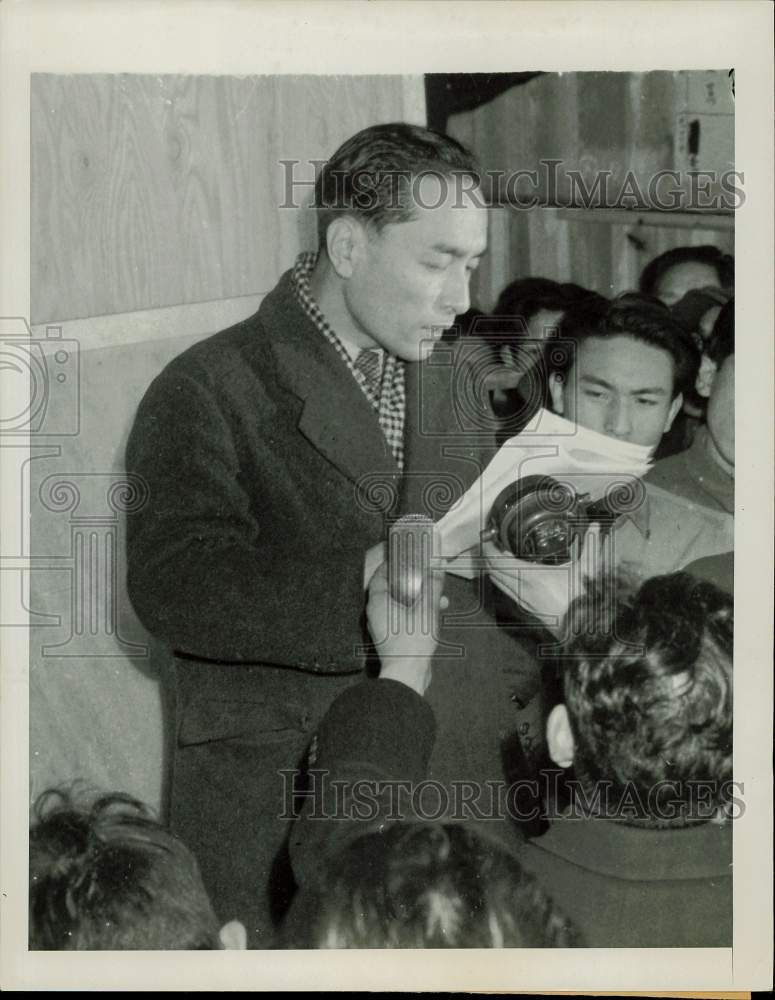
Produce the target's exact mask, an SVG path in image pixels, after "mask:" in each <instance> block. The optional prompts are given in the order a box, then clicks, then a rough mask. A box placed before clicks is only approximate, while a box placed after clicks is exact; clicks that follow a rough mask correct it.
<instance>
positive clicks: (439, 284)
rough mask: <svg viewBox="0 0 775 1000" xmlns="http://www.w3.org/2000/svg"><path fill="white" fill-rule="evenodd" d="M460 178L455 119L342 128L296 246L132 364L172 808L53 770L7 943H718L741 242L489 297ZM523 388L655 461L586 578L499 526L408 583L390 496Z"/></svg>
mask: <svg viewBox="0 0 775 1000" xmlns="http://www.w3.org/2000/svg"><path fill="white" fill-rule="evenodd" d="M479 181H480V169H479V166H478V164H477V163H476V161H475V159H474V158H473V156H472V155H471V154H470V153H469V152H468V151H467V150H466V149H465V148H463V147H462V146H461V145H460V144H458V143H457V142H455V141H454V140H452V139H450V138H449V137H447V136H443V135H440V134H438V133H434V132H432V131H430V130H427V129H423V128H419V127H416V126H410V125H405V124H393V125H381V126H375V127H372V128H368V129H365V130H364V131H362V132H359V133H358V134H357V135H355V136H353V137H352V138H351V139H349V140H348V141H347V142H346V143H345V144H344V145H343V146H342V147H341V148H340V149H339V150H337V151H336V152H335V153H334V155H333V156H332V158H331V159H330V160H329V161H328V163H327V164H326V165H325V166H324V167H323V169H322V170H321V171H320V173H319V177H318V180H317V184H316V189H315V208H316V212H317V217H318V235H319V245H318V248H317V251H316V252H314V253H307V254H302V255H301V256H300V257H299V258H298V259H297V261H296V263H295V265H294V266H293V267H292V268H291V270H289V271H287V272H286V273H285V274H284V276H283V277H282V278H281V280H280V282H279V284H278V285H277V287H276V288H275V289H274V290H273V291H272V292H271V293H270V294H269V295H267V296H266V298H265V299H264V301H263V302H262V304H261V307H260V309H259V311H258V312H257V313H256V314H255V315H254V316H252V317H250V318H248V319H246V320H245V321H243V322H242V323H239V324H237V325H236V326H234V327H232V328H230V329H228V330H226V331H223V332H221V333H219V334H216V335H215V336H213V337H210V338H208V339H206V340H204V341H202V342H200V343H198V344H197V345H195V346H194V347H193V348H191V349H189V350H188V351H186V352H185V353H184V354H182V355H181V356H179V357H178V358H176V359H175V360H174V361H173V362H172V363H171V364H170V365H168V366H167V368H166V369H165V370H164V371H163V372H162V374H161V375H160V376H159V377H158V378H157V379H156V380H155V381H154V382H153V384H152V385H151V386H150V387H149V389H148V391H147V393H146V394H145V397H144V399H143V401H142V403H141V405H140V407H139V410H138V413H137V416H136V419H135V424H134V428H133V430H132V433H131V435H130V439H129V443H128V446H127V456H126V460H127V469H128V471H130V472H132V473H134V474H135V475H138V476H141V477H142V478H143V480H144V481H145V483H146V484H147V486H148V493H149V501H148V503H147V504H146V505H145V506H144V507H143V508H142V509H140V510H138V511H136V512H133V513H131V514H130V515H129V519H128V543H127V557H128V586H129V593H130V596H131V600H132V603H133V606H134V608H135V610H136V612H137V614H138V616H139V617H140V619H141V620H142V622H143V623H144V625H145V626H146V627H147V628H148V630H149V631H150V632H151V633H152V634H153V635H155V636H156V637H157V638H158V639H160V640H161V641H162V642H164V643H165V644H166V645H167V646H168V647H169V648H170V649H171V650H172V651H173V652H174V658H175V670H174V675H175V682H174V686H175V690H174V703H175V718H174V727H175V732H174V741H173V742H174V754H173V756H174V759H173V760H172V761H171V766H172V774H171V780H170V802H169V810H168V812H169V815H168V816H165V822H164V823H162V822H161V821H159V820H158V819H156V818H154V817H153V816H152V815H151V814H150V812H149V810H148V809H147V808H146V807H145V806H143V805H142V804H141V803H138V802H136V801H134V800H133V799H132V798H131V797H129V796H127V795H124V794H121V793H116V792H111V793H109V794H103V795H101V796H99V797H98V798H97V799H96V800H92V799H89V798H88V797H84V795H79V794H76V792H74V791H73V792H71V791H68V790H59V791H55V790H54V791H51V792H49V793H46V795H45V796H43V798H42V799H41V800H40V801H39V802H38V803H37V804H36V806H35V811H34V817H33V822H32V826H31V831H30V911H29V912H30V947H31V948H37V949H106V948H135V949H137V948H167V949H169V948H198V949H207V948H211V949H214V948H222V947H235V948H238V947H250V948H275V947H279V948H360V947H371V948H374V947H431V948H438V947H571V946H587V947H613V946H629V947H670V946H673V947H702V946H705V947H723V946H730V945H731V934H732V876H731V861H732V830H731V821H732V820H733V819H734V817H735V816H736V815H739V813H740V811H741V809H742V804H741V802H740V799H739V797H738V795H737V794H736V786H735V784H734V782H733V780H732V778H733V776H732V630H733V604H732V592H733V541H734V298H733V294H734V289H733V281H734V274H733V260H732V258H731V257H729V256H727V255H725V254H723V253H721V252H720V251H719V250H717V249H716V248H715V247H709V246H703V247H678V248H676V249H673V250H670V251H668V252H667V253H665V254H662V255H661V256H659V257H657V258H656V259H655V260H653V261H651V263H650V264H649V265H648V266H647V267H646V268H645V269H644V271H643V274H642V277H641V281H640V288H639V289H638V290H637V291H635V290H626V289H622V290H617V289H610V290H608V293H607V294H605V295H603V294H600V293H599V292H595V291H591V290H587V289H584V288H581V287H580V286H578V285H575V284H569V283H561V282H557V281H554V280H551V279H550V278H548V277H531V278H520V279H518V280H516V281H514V282H512V283H511V284H510V285H509V286H508V287H507V288H505V289H504V290H503V292H502V294H501V295H500V298H499V300H498V302H497V304H496V306H495V308H494V310H493V312H492V313H491V314H486V313H484V312H483V311H481V310H479V309H473V308H472V307H471V302H470V298H469V283H470V279H471V274H472V272H473V271H474V270H475V269H476V267H477V265H478V263H479V260H480V259H481V257H482V255H483V254H484V253H485V251H486V250H487V209H486V204H485V200H484V199H483V198H482V196H481V190H480V188H479ZM483 360H484V362H485V364H484V366H482V361H483ZM482 370H484V371H485V373H486V377H485V378H484V379H482V378H475V379H473V380H468V381H466V376H467V374H468V373H469V371H470V372H481V371H482ZM463 384H465V385H469V386H470V385H476V386H478V387H479V389H480V391H481V393H482V399H481V400H480V403H481V406H482V408H483V411H485V412H486V413H487V414H488V415H489V417H488V421H487V422H486V424H485V425H484V426H483V425H482V423H481V421H480V420H479V421H474V422H473V423H472V422H471V421H470V420H469V419H468V418H469V416H470V408H467V407H463V406H461V400H460V398H459V391H460V386H461V385H463ZM468 403H470V400H469V401H467V406H468ZM548 411H551V412H552V413H553V414H554V415H556V416H558V417H561V418H562V419H563V420H565V421H567V422H568V425H569V426H570V427H573V426H575V427H577V428H584V429H587V430H589V431H593V432H597V434H598V435H600V440H606V439H607V440H611V441H617V442H624V443H629V444H632V445H637V446H641V447H643V448H645V449H648V452H649V454H650V455H651V456H652V457H653V459H654V461H653V463H652V464H651V465H650V467H649V469H648V472H647V473H646V475H645V476H644V478H643V491H642V492H643V496H642V502H641V503H640V504H639V505H638V507H637V509H635V510H633V511H631V512H630V514H629V515H628V516H627V517H620V518H618V519H613V520H611V521H610V522H601V523H596V524H594V525H592V527H591V528H589V530H588V531H587V533H586V537H585V541H584V546H583V550H582V551H581V552H578V551H577V552H575V554H574V555H573V557H572V558H573V559H575V560H576V561H577V562H578V564H579V565H581V564H582V562H583V565H584V567H585V570H586V571H585V574H584V575H583V578H580V577H579V576H578V574H569V573H568V572H566V567H565V566H557V565H551V566H550V565H541V564H536V563H531V564H529V565H526V564H525V563H524V561H523V560H521V559H519V558H517V556H516V555H514V554H513V553H509V552H505V551H504V550H503V548H502V547H499V546H498V545H497V544H496V543H495V542H493V541H488V542H484V543H483V544H482V546H481V555H482V560H483V565H484V567H485V568H484V569H483V570H482V571H481V572H480V573H477V574H476V575H475V576H474V579H473V580H471V579H467V578H463V577H461V576H458V575H453V574H452V573H451V572H445V571H444V567H443V565H441V566H440V565H438V561H437V563H435V564H434V565H433V567H432V568H428V567H426V570H427V572H426V573H425V575H424V577H423V580H424V583H423V593H422V595H421V598H418V599H417V601H416V602H415V603H414V604H412V603H405V602H404V601H403V600H399V599H398V598H397V596H396V595H395V592H394V590H393V589H392V588H391V584H390V573H389V559H390V553H389V551H388V549H387V547H386V540H387V537H388V532H389V528H390V525H391V524H393V523H395V521H396V520H397V519H398V518H400V517H401V516H402V515H406V514H424V515H426V516H427V517H429V518H431V519H432V520H433V521H438V520H440V518H441V517H442V516H443V514H444V513H445V512H446V511H447V510H448V509H449V508H450V507H451V506H452V505H453V504H454V503H455V501H456V500H457V499H458V498H459V497H460V496H461V495H462V494H463V492H465V491H466V490H467V489H468V488H469V487H470V486H471V485H472V484H473V483H474V482H475V481H476V480H477V478H478V477H479V476H481V474H482V473H483V471H484V469H485V468H486V467H487V465H488V463H489V461H490V460H491V459H492V457H493V455H494V454H495V452H496V450H497V449H498V448H499V447H503V448H508V447H509V442H510V441H512V439H513V438H515V437H518V436H520V435H521V434H523V433H524V432H525V430H526V428H529V427H531V426H533V424H534V422H535V421H536V420H539V421H540V419H541V415H542V414H543V413H546V412H548ZM579 580H581V582H580V583H579ZM573 581H576V582H575V584H574V583H573Z"/></svg>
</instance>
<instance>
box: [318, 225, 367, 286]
mask: <svg viewBox="0 0 775 1000" xmlns="http://www.w3.org/2000/svg"><path fill="white" fill-rule="evenodd" d="M363 239H364V233H363V227H362V226H361V225H360V224H359V223H358V221H357V220H356V219H354V218H352V216H350V215H342V216H339V218H336V219H334V221H333V222H331V223H329V226H328V229H327V230H326V249H327V250H328V259H329V260H330V261H331V266H332V267H333V269H334V270H335V271H336V273H337V274H338V275H339V277H340V278H350V277H352V274H353V269H354V267H355V264H356V261H357V257H358V253H359V250H360V246H361V244H362V242H363Z"/></svg>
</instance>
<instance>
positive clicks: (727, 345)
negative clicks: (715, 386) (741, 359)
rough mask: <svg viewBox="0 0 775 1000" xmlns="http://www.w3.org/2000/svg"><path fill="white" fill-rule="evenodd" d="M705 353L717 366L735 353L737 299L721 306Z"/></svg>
mask: <svg viewBox="0 0 775 1000" xmlns="http://www.w3.org/2000/svg"><path fill="white" fill-rule="evenodd" d="M704 350H705V354H707V356H708V357H709V358H710V360H711V361H715V362H716V365H717V367H719V368H720V367H721V365H722V364H723V363H724V362H725V361H726V359H727V358H728V357H729V356H730V354H734V353H735V300H734V299H730V300H729V302H727V303H726V304H725V305H723V306H722V307H721V312H720V313H719V314H718V316H717V317H716V322H715V323H714V324H713V330H712V331H711V334H710V336H709V337H708V342H707V343H706V344H705V348H704Z"/></svg>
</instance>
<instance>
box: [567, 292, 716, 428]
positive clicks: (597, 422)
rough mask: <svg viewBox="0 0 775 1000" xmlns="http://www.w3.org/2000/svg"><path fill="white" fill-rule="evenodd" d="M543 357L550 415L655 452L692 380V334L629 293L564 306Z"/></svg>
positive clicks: (695, 353)
mask: <svg viewBox="0 0 775 1000" xmlns="http://www.w3.org/2000/svg"><path fill="white" fill-rule="evenodd" d="M560 338H561V339H560V341H559V342H558V343H557V344H555V345H554V346H553V349H552V350H551V351H550V352H549V355H548V363H549V370H550V381H549V385H550V391H551V395H552V405H553V408H554V410H555V412H556V413H559V414H560V415H561V416H563V417H565V418H566V419H568V420H571V421H574V422H576V423H577V424H578V425H579V426H581V427H586V428H589V429H590V430H593V431H598V432H599V433H601V434H605V435H607V436H608V437H612V438H617V439H619V440H621V441H627V442H631V443H633V444H639V445H645V446H647V447H650V448H655V447H656V446H657V445H658V444H659V441H660V439H661V438H662V435H663V434H664V433H665V432H666V431H668V430H669V429H670V425H671V424H672V422H673V420H674V419H675V417H676V414H677V413H678V411H679V410H680V409H681V405H682V403H683V394H684V393H685V392H687V391H688V390H689V389H690V388H691V387H692V386H693V385H694V382H695V379H696V377H697V372H698V369H699V364H700V354H699V350H698V348H697V345H696V344H695V342H694V340H693V339H692V337H691V335H690V334H689V333H687V331H686V330H685V329H684V328H683V327H682V326H681V325H680V324H679V323H677V322H676V321H675V320H674V319H673V317H672V316H671V315H670V311H669V309H667V307H666V306H664V305H662V303H660V302H658V301H657V300H655V299H651V298H647V297H646V296H642V295H637V294H634V293H627V294H625V295H621V296H619V297H618V298H617V299H614V300H613V301H610V302H609V301H608V300H605V299H602V300H599V299H592V300H587V301H586V302H583V303H581V304H580V305H579V306H577V307H574V308H572V309H569V310H568V312H567V313H566V314H565V318H564V320H563V322H562V325H561V327H560Z"/></svg>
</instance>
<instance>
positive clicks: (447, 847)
mask: <svg viewBox="0 0 775 1000" xmlns="http://www.w3.org/2000/svg"><path fill="white" fill-rule="evenodd" d="M285 934H286V940H287V944H288V945H289V946H290V947H295V948H547V947H554V948H566V947H572V946H573V945H576V944H579V943H580V938H579V935H578V933H577V931H576V930H575V929H574V928H573V926H572V925H571V923H570V921H568V920H567V919H566V918H565V917H564V916H563V915H562V914H561V913H560V912H559V911H558V910H557V909H556V908H555V906H554V904H553V903H552V901H551V900H550V899H549V898H548V897H547V896H546V894H545V893H544V892H543V891H542V889H541V888H540V887H539V885H538V884H537V882H536V881H535V879H534V878H533V876H532V875H530V874H528V873H527V872H525V871H524V870H523V869H522V866H521V865H520V863H519V861H517V859H516V858H515V857H513V856H512V855H511V854H507V853H506V852H505V851H504V850H503V848H502V847H500V846H495V845H494V844H491V843H489V842H488V841H486V840H484V839H483V838H481V837H480V836H478V835H476V834H474V833H473V832H471V831H470V830H469V829H467V828H466V827H465V826H464V825H462V824H455V823H430V822H416V823H415V822H402V823H395V824H392V825H388V826H387V828H386V829H385V830H380V831H378V832H373V833H368V834H365V835H362V836H360V837H358V838H357V839H356V840H353V841H352V842H351V843H350V844H349V845H348V846H347V847H345V848H344V850H343V851H341V852H340V853H339V854H337V855H336V857H335V858H334V859H333V861H332V863H331V864H330V865H329V866H328V868H327V869H326V872H325V874H324V876H323V878H322V880H321V883H320V885H319V886H317V887H316V888H315V889H314V890H312V889H310V890H307V891H306V892H305V893H303V894H302V895H300V896H299V897H298V898H297V900H296V902H295V905H294V909H293V910H292V912H291V914H290V919H289V921H288V923H287V925H286V928H285Z"/></svg>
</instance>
